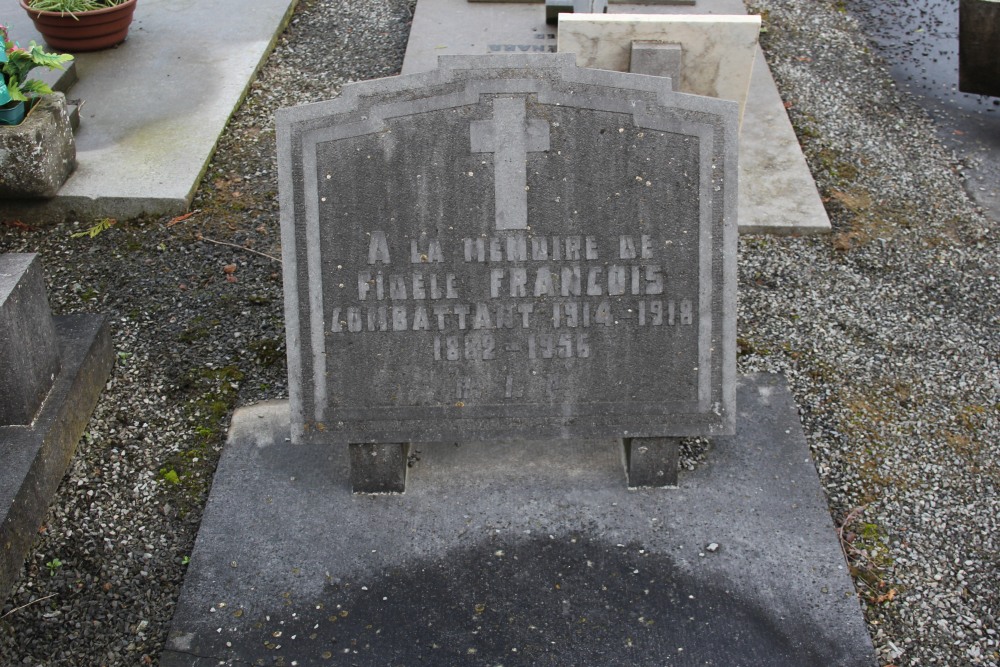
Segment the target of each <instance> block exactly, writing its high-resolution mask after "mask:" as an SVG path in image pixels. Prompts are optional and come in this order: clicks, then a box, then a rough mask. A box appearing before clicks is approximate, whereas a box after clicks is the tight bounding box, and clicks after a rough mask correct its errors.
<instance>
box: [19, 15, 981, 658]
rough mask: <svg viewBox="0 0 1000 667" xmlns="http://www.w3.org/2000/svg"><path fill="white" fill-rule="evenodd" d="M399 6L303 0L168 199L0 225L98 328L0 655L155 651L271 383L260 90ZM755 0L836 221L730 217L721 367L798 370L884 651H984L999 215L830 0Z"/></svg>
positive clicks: (278, 328) (271, 201)
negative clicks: (179, 194) (108, 222)
mask: <svg viewBox="0 0 1000 667" xmlns="http://www.w3.org/2000/svg"><path fill="white" fill-rule="evenodd" d="M411 5H412V3H411V2H409V0H337V2H332V1H331V0H302V2H301V3H300V6H299V8H298V10H297V13H296V17H295V19H294V20H293V22H292V24H291V25H290V26H289V28H288V30H287V31H286V33H285V35H284V36H283V38H282V39H281V40H280V42H279V44H278V46H277V49H276V51H275V53H274V54H273V55H272V57H271V58H270V60H269V61H268V63H267V65H266V66H265V67H264V68H263V69H262V71H261V73H260V76H259V78H258V80H257V81H256V82H255V83H254V85H253V88H252V90H251V92H250V95H249V97H248V99H247V101H246V103H245V104H244V105H243V106H242V108H241V109H240V110H239V111H238V112H237V113H236V115H235V116H234V118H233V120H232V122H231V123H230V125H229V128H228V130H227V131H226V133H225V135H224V137H223V139H222V142H221V145H220V148H219V151H218V153H217V155H216V158H215V160H214V162H213V164H212V166H211V167H210V169H209V172H208V176H207V177H206V179H205V181H204V183H203V185H202V187H201V188H200V190H199V192H198V195H197V199H196V201H195V204H194V208H195V209H196V212H195V213H194V214H193V215H192V216H190V217H189V218H187V219H184V220H169V219H143V220H132V221H120V222H119V223H118V224H116V225H114V226H113V227H111V228H110V229H108V230H107V231H104V232H102V233H101V234H99V235H98V236H96V237H94V238H90V237H89V236H79V237H76V238H74V234H79V233H81V232H84V231H86V230H87V228H88V227H90V226H91V225H92V224H94V221H90V220H87V221H67V222H66V223H64V224H60V225H56V226H52V227H47V228H45V229H40V230H34V229H25V228H24V226H23V224H18V223H16V222H15V221H11V220H7V221H4V222H5V224H4V225H2V226H0V251H18V252H23V251H33V252H40V253H42V259H43V262H44V264H45V266H46V269H47V279H48V288H49V295H50V300H51V302H52V306H53V309H54V310H55V311H56V312H60V313H69V312H106V313H109V314H110V315H111V317H112V318H113V331H114V340H115V346H116V349H117V351H118V360H117V364H116V367H115V370H114V372H113V375H112V378H111V380H110V382H109V383H108V386H107V388H106V390H105V392H104V395H103V397H102V399H101V401H100V403H99V405H98V407H97V410H96V412H95V414H94V417H93V419H92V420H91V422H90V424H89V426H88V428H87V432H86V434H85V437H84V439H83V440H82V442H81V443H80V446H79V449H78V452H77V456H76V458H75V459H74V461H73V463H72V465H71V468H70V471H69V473H68V475H67V476H66V478H65V479H64V480H63V483H62V485H61V487H60V489H59V492H58V495H57V497H56V498H55V500H54V502H53V505H52V509H51V511H50V513H49V515H48V517H47V518H46V520H45V523H44V525H43V526H41V527H40V529H39V535H38V540H37V542H36V544H35V547H34V549H33V551H32V552H31V553H30V554H29V556H28V559H27V562H26V563H25V569H24V573H23V576H22V578H21V580H20V582H19V585H18V587H17V589H16V591H15V592H14V594H13V595H12V596H11V597H10V598H9V599H8V600H6V601H4V602H3V605H2V606H0V664H2V665H143V664H155V663H156V661H157V656H158V654H159V652H160V650H161V649H162V646H163V642H164V640H165V637H166V634H167V631H168V626H169V621H170V617H171V614H172V612H173V607H174V604H175V601H176V598H177V595H178V592H179V588H180V585H181V581H182V578H183V575H184V567H185V562H186V556H187V555H188V554H190V552H191V548H192V545H193V542H194V538H195V534H196V531H197V528H198V523H199V517H200V513H201V510H202V507H203V505H204V501H205V498H206V494H207V490H208V486H209V484H210V480H211V475H212V471H213V470H214V466H215V462H216V461H217V458H218V455H219V452H220V450H221V447H222V442H223V440H222V438H223V433H224V430H225V428H226V425H227V423H228V419H229V415H230V414H231V411H232V409H233V407H234V406H236V405H243V404H247V403H251V402H254V401H257V400H260V399H263V398H278V397H282V396H284V395H285V391H286V389H285V379H284V376H285V367H284V353H285V350H284V342H283V330H282V295H281V278H280V264H279V262H278V261H277V260H276V259H274V258H275V257H277V256H278V254H279V252H280V250H279V247H278V238H279V232H278V210H277V202H276V199H275V195H276V191H277V184H276V180H277V179H276V174H275V157H274V132H273V123H272V121H271V114H272V111H273V109H274V108H275V107H276V106H283V105H289V104H297V103H301V102H305V101H311V100H318V99H324V98H327V97H330V96H332V95H334V94H336V93H337V91H338V90H339V88H340V86H341V85H342V84H344V83H345V82H347V81H350V80H359V79H368V78H375V77H381V76H386V75H391V74H394V73H396V72H397V71H398V69H399V67H400V65H401V63H402V54H403V51H404V48H405V43H406V36H407V31H408V27H409V21H410V18H411V11H412V6H411ZM752 10H754V11H756V12H760V13H762V14H763V15H764V24H765V27H766V33H765V34H763V35H762V42H763V44H764V47H765V50H766V52H767V56H768V60H769V62H770V64H771V67H772V70H773V72H774V75H775V77H776V79H777V81H778V86H779V89H780V90H781V92H782V95H783V97H784V99H785V100H786V106H787V107H788V109H789V114H790V116H791V117H792V120H793V123H794V124H795V126H796V129H797V131H798V133H799V137H800V140H801V141H802V144H803V147H804V149H805V152H806V155H807V158H808V161H809V164H810V167H811V169H812V171H813V174H814V175H815V177H816V180H817V184H818V185H819V187H820V190H821V193H822V195H823V197H824V200H825V201H826V202H827V207H828V210H829V212H830V217H831V220H832V222H833V225H834V233H833V234H832V235H831V236H827V237H822V238H812V239H792V238H785V239H778V238H768V237H747V238H743V239H742V240H741V244H740V263H739V269H740V274H739V275H740V311H739V364H740V370H741V371H743V372H749V371H756V370H768V371H780V372H783V373H785V374H786V375H787V377H788V378H789V380H790V382H791V384H792V387H793V389H794V392H795V396H796V399H797V401H798V403H799V405H800V406H801V411H802V420H803V424H804V427H805V431H806V434H807V437H808V439H809V442H810V446H811V447H812V451H813V455H814V457H815V460H816V465H817V468H818V470H819V473H820V477H821V479H822V483H823V486H824V488H825V489H826V492H827V495H828V498H829V502H830V509H831V512H832V514H833V516H834V519H835V521H836V523H837V525H838V526H840V527H841V530H842V534H843V538H844V545H845V551H846V553H847V555H848V558H849V560H850V563H851V566H852V574H853V575H854V577H855V580H856V582H857V588H858V593H859V599H860V603H861V605H862V607H863V609H864V613H865V616H866V618H867V621H868V627H869V629H870V631H871V633H872V637H873V639H874V642H875V645H876V648H877V650H878V653H879V657H880V662H881V664H883V665H895V666H897V667H902V666H903V665H948V666H951V665H990V666H993V667H996V666H997V665H1000V643H998V642H1000V635H998V634H997V632H998V628H997V620H998V616H1000V575H998V571H1000V556H998V554H1000V544H998V537H997V535H998V531H997V528H998V526H997V524H998V521H1000V520H998V516H1000V497H998V487H1000V472H998V465H1000V464H998V461H1000V451H998V450H1000V424H998V389H1000V370H998V359H1000V334H998V331H1000V329H998V324H1000V322H998V319H1000V318H998V293H1000V290H998V284H997V282H998V278H997V269H998V265H1000V259H998V258H1000V253H998V250H1000V249H998V235H997V233H996V222H995V221H991V220H989V219H987V218H986V217H984V215H983V214H982V212H981V211H979V210H978V209H977V208H976V207H975V206H974V205H973V204H971V203H970V202H969V200H968V199H967V197H966V195H965V193H964V191H963V187H962V182H961V180H960V169H961V166H960V165H959V164H957V163H956V162H955V160H954V158H953V157H952V156H950V155H949V154H948V153H947V152H946V151H945V150H944V149H943V148H942V147H941V146H940V144H938V143H937V140H936V139H935V134H934V131H933V128H932V127H931V125H930V122H929V121H928V120H927V118H926V116H925V115H924V114H923V112H922V111H921V110H920V109H919V108H918V107H917V106H916V105H914V104H913V102H912V100H910V99H908V98H907V97H906V95H905V94H903V93H901V92H899V91H898V90H897V89H896V88H895V87H894V86H893V85H892V83H891V81H890V79H889V78H888V77H887V75H886V73H885V70H884V68H883V67H882V65H881V64H880V63H879V62H878V61H877V59H876V57H875V56H874V55H872V53H871V51H870V49H869V48H868V42H867V40H866V37H865V35H864V33H863V31H862V28H861V26H859V25H858V24H857V23H855V22H854V21H853V20H852V19H851V18H850V17H849V16H848V15H847V14H846V13H844V11H843V6H842V5H840V4H837V3H830V2H826V1H825V0H818V1H817V2H814V3H802V2H800V1H798V0H754V4H753V5H752ZM20 223H27V224H28V225H30V224H31V221H30V220H24V221H20ZM710 457H711V452H709V454H708V458H709V459H710ZM776 548H780V545H776Z"/></svg>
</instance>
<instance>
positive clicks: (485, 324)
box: [472, 303, 493, 329]
mask: <svg viewBox="0 0 1000 667" xmlns="http://www.w3.org/2000/svg"><path fill="white" fill-rule="evenodd" d="M472 328H473V329H491V328H493V322H492V321H491V319H490V309H489V308H487V307H486V304H485V303H477V304H476V314H475V316H474V317H473V318H472Z"/></svg>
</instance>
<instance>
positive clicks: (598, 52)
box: [557, 13, 760, 121]
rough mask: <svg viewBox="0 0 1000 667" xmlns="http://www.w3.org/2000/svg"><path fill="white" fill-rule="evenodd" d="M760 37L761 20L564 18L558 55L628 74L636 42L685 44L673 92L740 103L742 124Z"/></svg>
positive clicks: (579, 63)
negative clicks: (568, 55)
mask: <svg viewBox="0 0 1000 667" xmlns="http://www.w3.org/2000/svg"><path fill="white" fill-rule="evenodd" d="M759 33H760V17H759V16H743V15H731V16H730V15H718V14H568V13H564V14H560V15H559V33H558V36H559V37H558V47H557V50H558V51H560V52H563V53H575V54H576V64H577V66H579V67H592V68H596V69H607V70H614V71H617V72H628V71H630V65H631V62H630V61H631V54H632V42H636V41H641V42H662V43H666V44H680V45H681V49H682V51H683V54H682V63H681V77H680V81H674V82H673V84H674V89H675V90H678V91H680V92H684V93H694V94H696V95H706V96H708V97H718V98H721V99H725V100H733V101H735V102H738V103H739V105H740V120H741V121H742V119H743V111H744V109H745V107H746V100H747V92H748V90H749V88H750V73H751V71H752V70H753V61H754V56H755V55H756V53H757V36H758V34H759Z"/></svg>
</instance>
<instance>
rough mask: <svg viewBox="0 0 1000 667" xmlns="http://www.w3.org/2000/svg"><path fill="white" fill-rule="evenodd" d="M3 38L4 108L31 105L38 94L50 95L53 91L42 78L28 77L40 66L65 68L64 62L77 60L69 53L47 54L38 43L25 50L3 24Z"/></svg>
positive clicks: (0, 102) (0, 98) (0, 61)
mask: <svg viewBox="0 0 1000 667" xmlns="http://www.w3.org/2000/svg"><path fill="white" fill-rule="evenodd" d="M0 38H2V39H3V51H2V52H0V65H2V72H3V82H2V83H0V105H3V104H8V103H10V102H28V101H30V99H31V98H33V97H37V96H38V95H48V94H49V93H51V92H52V89H51V88H49V87H48V86H47V85H46V84H45V83H43V82H41V81H39V80H38V79H29V78H27V77H28V72H30V71H31V70H33V69H35V68H36V67H45V68H46V69H63V63H67V62H69V61H70V60H72V59H73V56H71V55H69V54H68V53H61V54H56V53H46V52H45V51H43V50H42V47H41V46H39V45H38V44H35V42H34V41H32V42H30V43H29V44H28V48H26V49H23V48H21V47H20V46H19V45H18V44H17V42H11V41H10V37H9V36H8V33H7V26H5V25H0Z"/></svg>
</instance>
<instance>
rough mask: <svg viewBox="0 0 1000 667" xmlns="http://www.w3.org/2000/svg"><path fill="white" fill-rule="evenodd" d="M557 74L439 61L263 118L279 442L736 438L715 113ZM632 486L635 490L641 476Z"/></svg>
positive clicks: (619, 85) (671, 452) (654, 82)
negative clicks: (268, 123) (274, 206)
mask: <svg viewBox="0 0 1000 667" xmlns="http://www.w3.org/2000/svg"><path fill="white" fill-rule="evenodd" d="M667 85H668V82H667V80H665V79H659V78H650V77H640V76H634V75H628V74H620V73H614V72H603V71H598V70H588V69H582V68H577V67H576V66H575V64H574V62H573V57H572V56H568V55H567V56H557V55H548V56H546V55H540V56H530V55H528V56H485V57H451V58H442V59H441V64H440V67H439V69H438V70H436V71H434V72H432V73H427V74H421V75H415V76H404V77H397V78H393V79H383V80H379V81H374V82H364V83H359V84H354V85H352V86H350V87H348V88H347V89H346V90H345V92H344V94H343V95H342V96H341V97H340V98H339V99H337V100H334V101H329V102H323V103H318V104H313V105H307V106H303V107H298V108H295V109H289V110H284V111H282V112H281V113H279V115H278V122H277V128H278V147H279V173H280V187H281V198H282V199H281V205H282V234H283V238H282V245H283V250H284V270H285V289H286V311H285V314H286V332H287V337H288V351H289V380H290V381H289V396H290V401H291V409H292V440H293V442H295V443H312V444H348V443H350V444H351V445H352V447H354V448H355V454H353V455H352V459H351V461H352V475H353V476H354V484H355V489H356V490H366V491H387V490H402V481H403V472H404V471H405V460H406V453H405V444H406V443H416V442H438V441H444V440H455V441H460V442H465V441H470V440H508V439H527V438H539V437H551V438H585V437H619V438H623V439H625V441H626V449H627V451H628V452H629V464H630V468H632V467H634V468H635V470H634V473H635V474H633V475H630V479H631V482H632V484H647V483H653V484H657V483H658V484H659V485H664V484H672V483H674V482H675V479H676V441H675V438H676V437H678V436H691V435H706V436H708V435H724V434H731V433H732V432H733V428H734V420H735V415H734V404H733V403H734V381H735V313H736V310H735V304H736V300H735V297H736V275H735V263H736V137H737V129H736V105H735V104H734V103H731V102H727V101H723V100H716V99H711V98H706V97H696V96H691V95H684V94H680V93H676V92H672V91H670V90H669V89H668V87H667ZM649 470H653V471H654V472H653V473H651V474H650V473H649V472H648V471H649Z"/></svg>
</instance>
